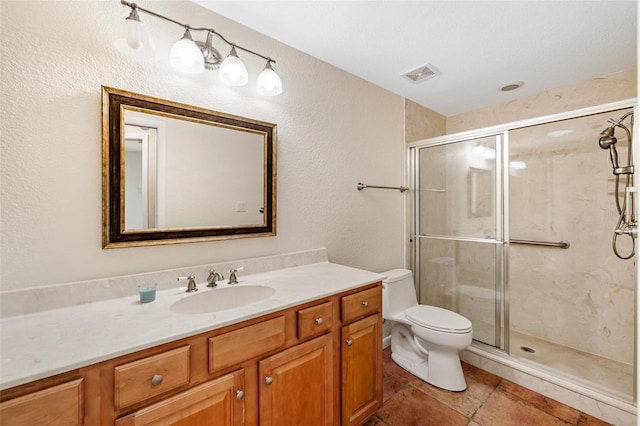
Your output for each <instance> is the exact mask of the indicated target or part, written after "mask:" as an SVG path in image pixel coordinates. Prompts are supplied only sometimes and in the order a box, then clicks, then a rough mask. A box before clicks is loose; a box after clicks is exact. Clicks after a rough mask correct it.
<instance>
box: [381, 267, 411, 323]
mask: <svg viewBox="0 0 640 426" xmlns="http://www.w3.org/2000/svg"><path fill="white" fill-rule="evenodd" d="M382 274H383V275H386V276H387V278H385V279H384V280H382V316H383V318H392V317H393V316H395V315H396V314H397V313H399V312H402V311H404V310H406V309H408V308H410V307H412V306H414V305H417V304H418V299H417V298H416V288H415V286H414V284H413V273H412V272H411V271H410V270H408V269H392V270H390V271H386V272H382Z"/></svg>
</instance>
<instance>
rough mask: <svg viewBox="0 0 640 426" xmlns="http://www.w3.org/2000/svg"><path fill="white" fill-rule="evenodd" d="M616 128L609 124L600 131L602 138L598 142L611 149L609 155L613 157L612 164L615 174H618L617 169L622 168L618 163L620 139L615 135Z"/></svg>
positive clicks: (604, 147) (602, 146) (603, 147)
mask: <svg viewBox="0 0 640 426" xmlns="http://www.w3.org/2000/svg"><path fill="white" fill-rule="evenodd" d="M614 133H615V129H614V126H609V127H607V128H606V129H604V130H603V131H602V132H600V139H599V140H598V144H599V145H600V148H602V149H608V150H609V157H611V165H612V166H613V174H614V175H615V174H616V170H618V169H620V164H619V163H618V151H617V150H616V143H618V139H617V138H616V137H615V136H614Z"/></svg>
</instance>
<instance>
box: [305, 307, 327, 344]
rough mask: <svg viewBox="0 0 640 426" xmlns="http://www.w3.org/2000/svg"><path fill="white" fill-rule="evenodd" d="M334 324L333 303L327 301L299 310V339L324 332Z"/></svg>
mask: <svg viewBox="0 0 640 426" xmlns="http://www.w3.org/2000/svg"><path fill="white" fill-rule="evenodd" d="M332 325H333V303H331V302H326V303H322V304H320V305H316V306H312V307H310V308H306V309H300V310H299V311H298V339H306V338H307V337H311V336H316V335H318V334H322V333H324V332H325V331H329V330H330V329H331V326H332Z"/></svg>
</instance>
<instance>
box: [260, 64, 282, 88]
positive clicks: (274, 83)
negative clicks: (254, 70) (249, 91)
mask: <svg viewBox="0 0 640 426" xmlns="http://www.w3.org/2000/svg"><path fill="white" fill-rule="evenodd" d="M256 91H257V92H258V93H259V94H261V95H263V96H278V95H280V94H281V93H282V80H280V77H279V76H278V74H276V72H275V71H274V70H273V68H271V62H267V66H266V67H264V70H262V72H261V73H260V75H259V76H258V80H257V81H256Z"/></svg>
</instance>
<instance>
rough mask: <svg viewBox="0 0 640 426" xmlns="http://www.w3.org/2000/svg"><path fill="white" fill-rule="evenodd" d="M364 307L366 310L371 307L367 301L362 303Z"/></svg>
mask: <svg viewBox="0 0 640 426" xmlns="http://www.w3.org/2000/svg"><path fill="white" fill-rule="evenodd" d="M362 306H364V307H365V308H368V307H369V302H367V301H366V300H365V301H364V302H362Z"/></svg>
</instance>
